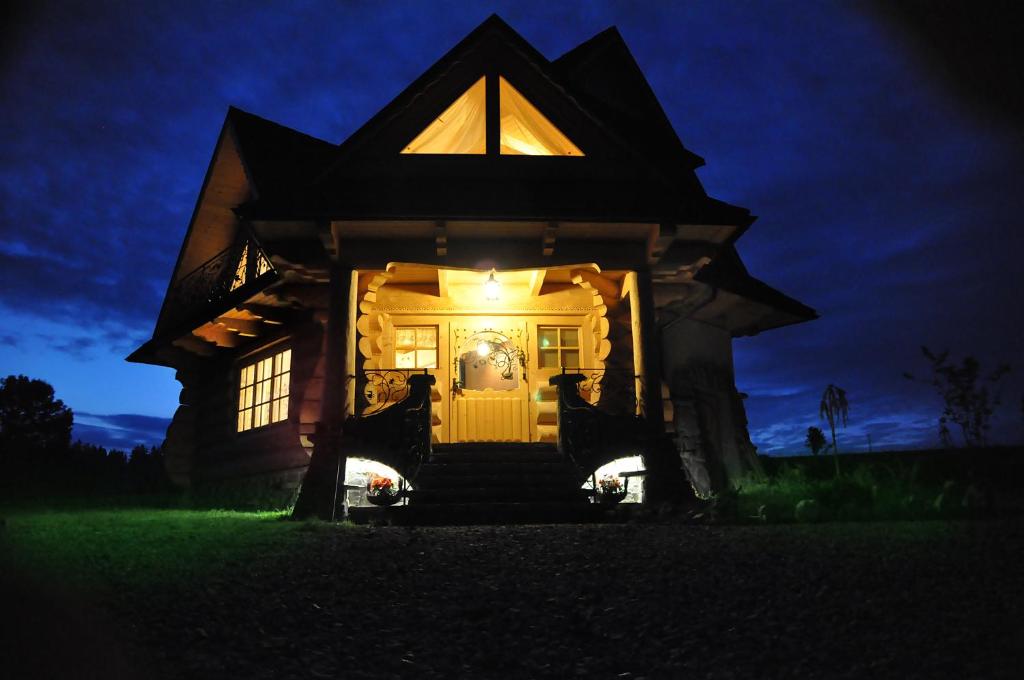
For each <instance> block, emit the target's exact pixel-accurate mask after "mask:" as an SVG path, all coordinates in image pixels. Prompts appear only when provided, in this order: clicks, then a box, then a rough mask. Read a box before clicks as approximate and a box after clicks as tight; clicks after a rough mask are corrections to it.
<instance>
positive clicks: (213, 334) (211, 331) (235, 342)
mask: <svg viewBox="0 0 1024 680" xmlns="http://www.w3.org/2000/svg"><path fill="white" fill-rule="evenodd" d="M192 335H194V336H196V337H199V338H202V339H203V340H206V341H208V342H212V343H215V344H216V345H217V346H218V347H238V346H239V345H241V344H242V338H240V337H239V335H238V333H234V332H232V331H229V330H228V329H226V328H224V327H223V326H218V325H217V324H212V323H211V324H207V325H205V326H203V327H201V328H197V329H195V330H194V331H192Z"/></svg>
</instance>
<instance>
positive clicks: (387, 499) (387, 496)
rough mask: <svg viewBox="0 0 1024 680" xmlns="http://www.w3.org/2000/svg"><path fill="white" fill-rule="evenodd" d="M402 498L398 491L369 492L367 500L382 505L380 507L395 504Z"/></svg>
mask: <svg viewBox="0 0 1024 680" xmlns="http://www.w3.org/2000/svg"><path fill="white" fill-rule="evenodd" d="M401 498H402V497H401V496H399V495H398V494H397V493H368V494H366V500H368V501H369V502H370V503H372V504H373V505H377V506H380V507H387V506H389V505H394V504H395V503H397V502H398V501H400V500H401Z"/></svg>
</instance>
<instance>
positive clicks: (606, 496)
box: [596, 491, 626, 505]
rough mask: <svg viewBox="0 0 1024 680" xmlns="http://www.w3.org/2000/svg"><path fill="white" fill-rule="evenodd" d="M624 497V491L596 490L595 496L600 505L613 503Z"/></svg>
mask: <svg viewBox="0 0 1024 680" xmlns="http://www.w3.org/2000/svg"><path fill="white" fill-rule="evenodd" d="M625 497H626V492H625V491H598V492H597V495H596V498H597V502H598V503H600V504H601V505H615V504H616V503H618V502H620V501H622V499H623V498H625Z"/></svg>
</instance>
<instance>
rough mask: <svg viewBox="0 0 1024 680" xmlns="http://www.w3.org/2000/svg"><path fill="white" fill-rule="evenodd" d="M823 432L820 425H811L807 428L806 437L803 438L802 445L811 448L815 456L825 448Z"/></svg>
mask: <svg viewBox="0 0 1024 680" xmlns="http://www.w3.org/2000/svg"><path fill="white" fill-rule="evenodd" d="M826 443H827V442H826V441H825V433H824V432H822V431H821V428H820V427H814V426H813V425H812V426H811V427H809V428H807V439H805V440H804V446H806V447H807V448H809V449H810V450H811V453H813V454H814V455H815V456H817V455H818V454H819V453H821V450H822V449H823V448H825V444H826Z"/></svg>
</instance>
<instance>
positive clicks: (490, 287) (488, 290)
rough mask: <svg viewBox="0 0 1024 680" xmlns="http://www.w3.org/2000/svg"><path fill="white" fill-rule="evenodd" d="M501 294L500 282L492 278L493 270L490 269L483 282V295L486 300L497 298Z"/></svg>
mask: <svg viewBox="0 0 1024 680" xmlns="http://www.w3.org/2000/svg"><path fill="white" fill-rule="evenodd" d="M500 294H501V282H499V281H498V279H496V278H494V270H493V269H492V270H491V275H490V276H489V277H488V278H487V280H486V281H485V282H484V297H486V298H487V299H488V300H497V299H498V296H499V295H500Z"/></svg>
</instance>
